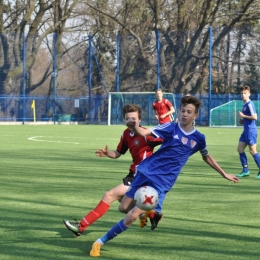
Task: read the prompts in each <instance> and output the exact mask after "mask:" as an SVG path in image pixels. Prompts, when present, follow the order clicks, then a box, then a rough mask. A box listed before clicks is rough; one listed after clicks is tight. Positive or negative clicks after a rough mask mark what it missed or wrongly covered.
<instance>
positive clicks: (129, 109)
mask: <svg viewBox="0 0 260 260" xmlns="http://www.w3.org/2000/svg"><path fill="white" fill-rule="evenodd" d="M130 112H137V113H138V118H139V119H141V118H142V109H141V108H140V107H139V106H138V105H135V104H129V105H125V106H124V107H123V118H125V114H126V113H130Z"/></svg>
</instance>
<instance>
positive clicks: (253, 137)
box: [248, 132, 260, 179]
mask: <svg viewBox="0 0 260 260" xmlns="http://www.w3.org/2000/svg"><path fill="white" fill-rule="evenodd" d="M248 146H249V152H250V153H251V155H252V156H253V158H254V160H255V163H256V165H257V167H258V174H257V176H256V179H260V154H259V153H258V152H257V149H256V146H257V132H252V133H249V145H248Z"/></svg>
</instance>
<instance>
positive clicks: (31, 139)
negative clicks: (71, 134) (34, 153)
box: [28, 136, 79, 144]
mask: <svg viewBox="0 0 260 260" xmlns="http://www.w3.org/2000/svg"><path fill="white" fill-rule="evenodd" d="M42 137H43V136H32V137H29V138H28V140H29V141H35V142H46V143H60V144H79V143H75V142H62V141H50V140H42V139H37V138H42ZM46 137H48V136H46Z"/></svg>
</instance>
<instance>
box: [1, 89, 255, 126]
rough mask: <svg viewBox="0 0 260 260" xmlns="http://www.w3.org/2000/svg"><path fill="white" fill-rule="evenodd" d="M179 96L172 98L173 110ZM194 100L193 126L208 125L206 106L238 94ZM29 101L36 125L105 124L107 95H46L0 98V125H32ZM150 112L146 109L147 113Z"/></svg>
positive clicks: (149, 120)
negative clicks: (197, 102) (198, 106)
mask: <svg viewBox="0 0 260 260" xmlns="http://www.w3.org/2000/svg"><path fill="white" fill-rule="evenodd" d="M182 96H183V95H179V94H178V95H177V94H176V95H174V99H175V106H176V109H177V111H178V109H179V107H180V99H181V97H182ZM196 97H198V98H200V99H201V101H202V103H203V106H202V108H201V109H200V111H199V117H198V118H197V120H196V125H199V126H208V125H209V109H208V108H209V107H210V108H214V107H218V106H220V105H222V104H225V103H227V102H230V101H232V100H240V99H241V98H240V95H211V100H209V96H208V95H196ZM33 100H35V108H36V122H51V123H53V124H56V123H61V122H69V123H73V122H78V123H82V124H108V95H93V96H92V97H91V101H90V99H89V97H82V98H73V97H57V98H56V99H55V100H54V99H51V98H48V97H46V96H28V97H23V96H1V97H0V122H20V123H26V122H32V121H33V120H34V117H33V109H32V107H31V105H32V101H33ZM155 100H156V99H155V95H154V100H151V103H152V102H153V101H155ZM251 100H253V101H260V95H259V94H258V95H251ZM138 102H141V101H140V100H139V101H138ZM209 102H210V106H209ZM24 108H25V109H24ZM150 109H151V108H147V111H148V110H150ZM241 109H242V106H241ZM143 110H146V108H143ZM238 110H239V108H238ZM54 111H55V113H54ZM177 111H176V113H177ZM144 112H145V111H144ZM259 112H260V111H259ZM144 114H146V115H147V116H146V117H147V118H143V121H144V124H147V125H149V124H152V125H153V124H156V120H155V118H154V114H153V113H144ZM112 124H122V120H119V121H117V120H114V121H113V122H112Z"/></svg>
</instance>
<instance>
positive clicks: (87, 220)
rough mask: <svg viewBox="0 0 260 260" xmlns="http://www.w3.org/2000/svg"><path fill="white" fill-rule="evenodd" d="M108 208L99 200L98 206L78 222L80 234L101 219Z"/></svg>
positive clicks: (108, 206)
mask: <svg viewBox="0 0 260 260" xmlns="http://www.w3.org/2000/svg"><path fill="white" fill-rule="evenodd" d="M109 208H110V205H109V204H107V203H106V202H104V201H103V200H101V201H100V202H99V204H98V205H97V206H96V207H95V208H94V209H93V210H91V211H90V212H89V213H88V214H87V215H86V216H85V217H84V218H83V219H82V220H81V221H80V232H83V231H84V230H85V229H86V228H87V227H88V226H90V225H91V224H92V223H94V222H95V221H97V220H98V219H99V218H100V217H102V216H103V215H104V214H105V213H106V212H107V211H108V209H109Z"/></svg>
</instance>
